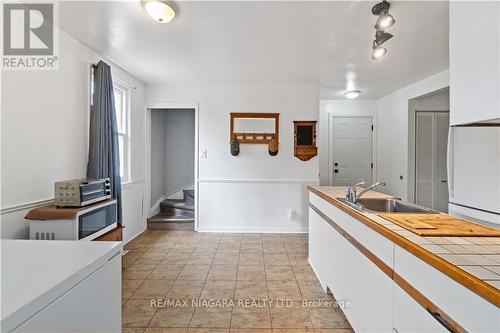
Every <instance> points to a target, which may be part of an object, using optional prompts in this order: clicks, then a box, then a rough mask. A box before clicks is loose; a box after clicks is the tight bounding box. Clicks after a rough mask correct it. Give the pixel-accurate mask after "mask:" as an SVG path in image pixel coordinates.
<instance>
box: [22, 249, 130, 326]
mask: <svg viewBox="0 0 500 333" xmlns="http://www.w3.org/2000/svg"><path fill="white" fill-rule="evenodd" d="M120 274H121V256H120V255H117V256H116V257H114V258H113V259H112V260H110V261H109V262H108V263H107V264H106V265H104V266H103V267H101V268H99V269H98V270H97V271H95V272H94V273H92V274H91V275H90V276H88V277H87V278H86V279H85V280H83V281H82V282H80V283H79V284H77V285H76V286H75V287H73V288H72V289H70V290H69V291H68V292H66V293H65V294H63V295H62V296H61V297H59V298H58V299H56V300H55V301H54V302H53V303H51V304H50V305H48V306H47V307H46V308H44V309H42V310H41V311H40V312H38V313H37V314H36V315H34V316H33V317H31V318H30V319H29V320H28V321H26V322H25V323H24V324H23V325H22V326H21V327H19V328H18V329H17V330H16V332H64V333H69V332H120V330H121V275H120Z"/></svg>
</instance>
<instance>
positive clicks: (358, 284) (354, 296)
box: [309, 209, 393, 332]
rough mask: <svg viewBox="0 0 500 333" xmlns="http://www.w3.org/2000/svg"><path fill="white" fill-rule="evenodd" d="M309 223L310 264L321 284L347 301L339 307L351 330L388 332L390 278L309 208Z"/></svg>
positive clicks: (338, 299) (389, 320)
mask: <svg viewBox="0 0 500 333" xmlns="http://www.w3.org/2000/svg"><path fill="white" fill-rule="evenodd" d="M309 226H310V241H309V244H313V245H310V246H311V252H310V254H309V260H310V262H311V265H312V267H313V269H314V271H315V272H316V274H317V275H318V278H319V280H320V282H321V284H322V285H323V287H324V288H325V289H326V288H329V289H330V290H331V291H332V293H333V294H334V295H335V298H336V299H337V301H345V302H348V303H349V304H350V306H349V307H347V308H344V309H343V311H344V313H345V315H346V317H347V319H348V320H349V322H350V324H351V325H352V327H353V328H354V330H355V331H356V332H390V331H391V329H392V298H391V296H390V295H391V294H392V283H393V281H392V279H391V278H390V277H388V276H387V275H385V273H384V272H383V271H382V270H381V269H380V268H379V267H377V266H376V265H375V264H374V263H373V262H371V261H370V260H369V259H368V258H367V257H366V256H365V255H364V254H362V253H361V252H360V251H359V250H358V249H357V248H356V247H354V246H353V245H352V244H351V243H349V242H348V241H347V240H346V239H345V238H344V237H342V236H341V235H340V233H338V232H337V231H336V230H335V229H334V228H333V227H332V226H331V225H330V224H328V222H326V221H325V220H324V219H323V218H322V217H321V216H320V215H318V214H317V213H316V212H315V211H314V210H312V209H310V211H309ZM314 244H319V245H314Z"/></svg>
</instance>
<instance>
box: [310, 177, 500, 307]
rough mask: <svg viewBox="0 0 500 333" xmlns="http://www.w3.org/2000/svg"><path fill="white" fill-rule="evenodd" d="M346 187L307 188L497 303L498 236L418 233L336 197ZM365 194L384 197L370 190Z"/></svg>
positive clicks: (499, 282)
mask: <svg viewBox="0 0 500 333" xmlns="http://www.w3.org/2000/svg"><path fill="white" fill-rule="evenodd" d="M346 189H347V188H346V187H329V186H310V187H309V190H310V191H311V192H312V193H315V194H317V195H318V196H319V197H321V198H322V199H324V200H326V201H328V202H329V203H331V204H332V205H334V206H336V207H337V208H339V209H341V210H343V211H344V212H346V213H348V214H349V215H351V216H353V217H355V218H356V219H358V220H359V221H360V222H362V223H364V224H365V225H367V226H368V227H370V228H371V229H373V230H375V231H377V232H378V233H380V234H381V235H383V236H384V237H386V238H388V239H390V240H391V241H393V242H394V243H395V244H397V245H399V246H401V247H402V248H404V249H405V250H407V251H408V252H410V253H412V254H413V255H415V256H417V257H418V258H420V259H422V260H423V261H425V262H426V263H428V264H429V265H431V266H433V267H434V268H436V269H438V270H439V271H441V272H442V273H444V274H446V275H447V276H449V277H450V278H452V279H453V280H455V281H457V282H458V283H460V284H462V285H463V286H465V287H467V288H468V289H470V290H471V291H473V292H475V293H477V294H478V295H480V296H482V297H483V298H485V299H487V300H488V301H490V302H492V303H493V304H495V305H496V306H500V237H420V236H418V235H416V234H414V233H412V232H410V231H407V230H405V229H404V228H403V227H401V226H398V225H397V224H395V223H392V222H390V221H387V220H385V219H383V218H382V217H379V216H378V215H377V214H371V213H364V212H360V211H358V210H356V209H354V208H351V207H350V206H348V205H346V204H344V203H342V202H341V201H339V200H337V199H336V198H337V197H344V196H345V192H346ZM363 197H365V198H370V197H372V198H373V197H375V198H387V197H390V196H388V195H385V194H382V193H378V192H376V191H369V192H367V193H366V194H364V195H363Z"/></svg>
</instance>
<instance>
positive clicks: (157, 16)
mask: <svg viewBox="0 0 500 333" xmlns="http://www.w3.org/2000/svg"><path fill="white" fill-rule="evenodd" d="M142 5H143V6H144V9H145V10H146V12H147V13H148V14H149V16H151V18H152V19H153V20H155V21H156V22H159V23H168V22H170V21H172V20H173V19H174V17H175V11H174V9H173V8H172V6H170V5H168V4H167V3H166V2H164V1H159V0H149V1H143V2H142Z"/></svg>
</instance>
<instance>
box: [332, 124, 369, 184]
mask: <svg viewBox="0 0 500 333" xmlns="http://www.w3.org/2000/svg"><path fill="white" fill-rule="evenodd" d="M329 147H331V148H330V151H329V155H330V158H329V161H330V177H329V179H330V182H329V183H330V185H334V186H351V185H353V184H355V183H359V182H361V181H364V182H365V184H367V185H370V184H371V182H372V171H373V162H372V161H373V159H372V155H373V154H372V148H373V120H372V118H371V117H335V116H332V117H331V122H330V135H329Z"/></svg>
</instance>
